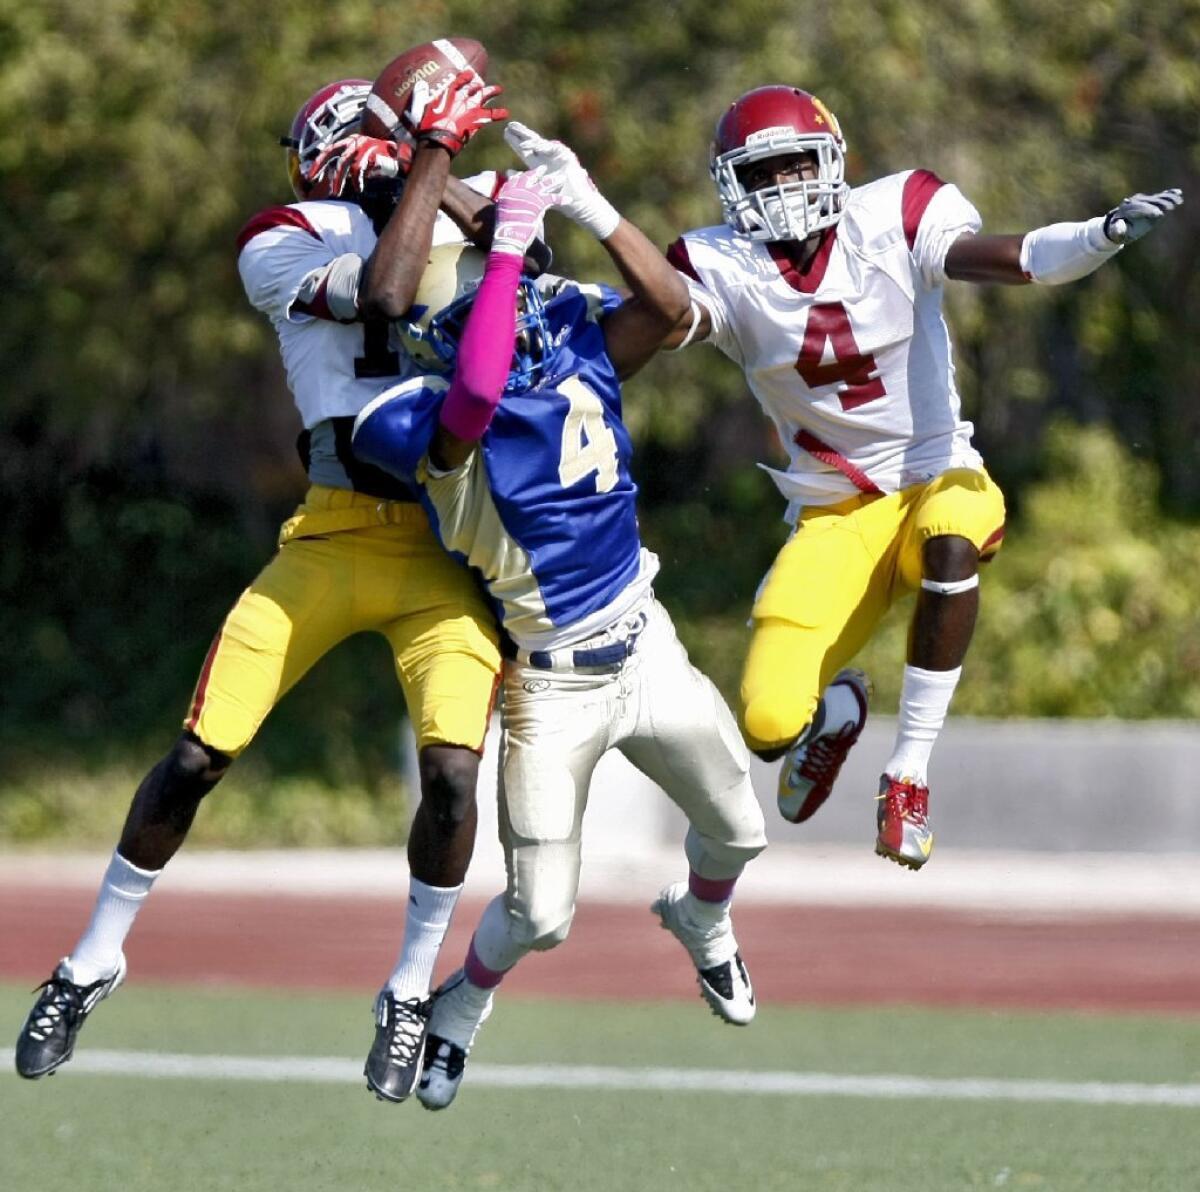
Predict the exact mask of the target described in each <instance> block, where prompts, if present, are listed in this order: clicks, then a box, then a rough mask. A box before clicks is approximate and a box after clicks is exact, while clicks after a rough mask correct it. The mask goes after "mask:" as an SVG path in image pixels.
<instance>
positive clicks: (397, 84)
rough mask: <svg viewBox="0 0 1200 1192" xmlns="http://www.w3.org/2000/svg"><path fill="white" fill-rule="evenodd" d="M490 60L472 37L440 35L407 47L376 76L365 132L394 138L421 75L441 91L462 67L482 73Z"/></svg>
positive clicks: (369, 98)
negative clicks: (431, 39) (423, 43)
mask: <svg viewBox="0 0 1200 1192" xmlns="http://www.w3.org/2000/svg"><path fill="white" fill-rule="evenodd" d="M487 61H488V56H487V50H485V49H484V48H483V46H482V44H480V43H479V42H477V41H473V40H472V39H471V38H469V37H449V38H439V39H438V40H437V41H431V42H429V43H428V44H426V45H423V46H416V47H415V48H414V49H411V50H405V51H404V53H403V54H401V55H400V56H399V57H398V58H393V59H392V61H391V62H389V63H388V64H387V66H385V67H384V68H383V70H382V71H380V73H379V77H378V78H377V79H376V80H375V85H374V86H373V87H372V88H371V94H370V95H369V96H367V110H366V111H365V112H364V113H363V119H362V131H363V133H364V134H365V135H366V136H369V137H381V138H383V139H385V140H394V139H395V136H396V133H397V130H398V129H399V128H400V122H401V117H402V116H403V115H404V110H405V108H407V107H408V97H409V95H410V94H411V93H412V89H413V85H414V84H415V83H416V82H417V80H418V79H424V80H425V82H426V83H428V84H429V86H430V87H431V88H432V89H433V90H434V91H439V90H440V89H441V88H442V87H444V86H446V84H447V83H449V82H450V80H451V79H452V78H454V76H455V75H456V74H458V73H459V71H462V70H466V69H467V68H468V67H469V68H471V69H472V70H474V71H475V72H476V73H478V74H479V75H480V76H481V77H482V76H483V75H484V74H485V72H486V71H487Z"/></svg>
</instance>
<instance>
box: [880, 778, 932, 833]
mask: <svg viewBox="0 0 1200 1192" xmlns="http://www.w3.org/2000/svg"><path fill="white" fill-rule="evenodd" d="M878 797H879V798H880V799H884V800H886V807H887V815H888V816H889V817H890V818H894V819H902V820H906V821H907V822H908V823H910V824H915V825H916V826H917V827H919V828H923V827H924V826H925V825H926V824H927V823H928V822H929V788H928V787H927V786H921V785H920V784H919V783H916V782H905V781H904V780H903V779H900V778H892V777H890V776H889V777H888V785H887V790H885V791H884V792H883V793H882V794H880V795H879V796H878Z"/></svg>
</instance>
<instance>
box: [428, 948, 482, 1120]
mask: <svg viewBox="0 0 1200 1192" xmlns="http://www.w3.org/2000/svg"><path fill="white" fill-rule="evenodd" d="M491 1012H492V992H491V990H485V989H480V988H479V987H478V986H475V985H472V984H471V982H470V981H468V980H467V978H466V975H465V974H464V973H463V971H462V969H459V970H458V971H457V972H454V973H451V975H450V976H449V977H447V978H446V980H445V981H444V982H442V984H441V986H440V987H439V988H438V989H437V990H436V992H435V993H434V995H433V1012H432V1014H431V1015H430V1017H429V1034H428V1036H427V1037H426V1039H425V1068H424V1071H423V1072H422V1073H421V1083H420V1084H418V1085H417V1100H418V1101H420V1102H421V1104H422V1105H424V1106H425V1108H426V1109H445V1108H446V1106H447V1105H449V1104H450V1103H451V1102H452V1101H453V1100H454V1098H455V1097H456V1096H457V1095H458V1087H459V1085H461V1084H462V1079H463V1074H464V1072H465V1071H466V1067H467V1056H468V1055H470V1053H471V1047H472V1046H473V1044H474V1043H475V1036H476V1035H477V1034H479V1028H480V1027H481V1026H482V1025H483V1024H484V1023H485V1022H486V1021H487V1019H488V1015H490V1014H491Z"/></svg>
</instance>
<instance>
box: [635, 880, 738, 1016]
mask: <svg viewBox="0 0 1200 1192" xmlns="http://www.w3.org/2000/svg"><path fill="white" fill-rule="evenodd" d="M687 892H688V887H687V882H675V883H674V884H673V885H670V886H667V887H666V888H665V889H664V890H663V892H662V893H661V894H660V895H659V896H658V897H657V898H656V899H655V900H654V902H653V903H651V905H650V909H651V911H653V912H654V914H656V915H657V916H658V917H659V920H660V922H661V923H662V926H663V927H664V928H665V929H666V930H667V931H669V932H670V933H671V934H672V935H673V936H674V937H675V938H676V939H677V940H678V941H679V942H680V943H681V944H682V945H683V946H684V947H685V948H686V949H687V950H688V955H689V956H691V958H692V963H693V964H694V965H695V966H696V979H697V982H698V984H699V986H700V994H701V996H702V997H703V998H704V1000H705V1001H706V1002H708V1004H709V1006H710V1007H711V1008H712V1012H713V1013H714V1014H715V1015H716V1016H717V1017H718V1018H721V1019H723V1020H724V1021H725V1022H730V1023H732V1024H733V1025H734V1026H745V1025H746V1024H747V1023H749V1022H750V1021H751V1019H753V1018H754V1014H755V1012H756V1010H757V1008H758V1007H757V1006H756V1005H755V1003H754V988H753V987H752V986H751V984H750V974H749V973H748V972H747V971H746V965H745V963H744V962H743V960H742V955H741V953H740V952H739V951H738V946H737V940H736V939H734V936H733V921H732V919H731V918H730V917H729V914H728V912H726V913H725V915H723V916H722V917H721V918H720V919H719V920H718V921H717V922H716V923H714V924H712V925H708V924H701V923H696V922H694V921H693V920H692V919H691V918H689V916H688V915H687V912H686V908H685V906H684V905H683V902H684V899H685V897H686V896H687Z"/></svg>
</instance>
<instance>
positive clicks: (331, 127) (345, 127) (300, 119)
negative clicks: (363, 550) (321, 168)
mask: <svg viewBox="0 0 1200 1192" xmlns="http://www.w3.org/2000/svg"><path fill="white" fill-rule="evenodd" d="M370 93H371V80H370V79H340V80H338V82H336V83H326V84H325V86H324V87H322V88H321V89H320V90H319V91H317V92H315V93H314V94H313V95H312V96H310V97H309V99H308V100H307V101H306V102H305V103H304V105H303V106H302V107H301V108H300V110H299V111H298V112H297V113H296V118H295V119H294V120H293V121H292V131H291V134H290V135H289V136H287V137H284V138H283V144H284V145H285V146H286V148H287V151H288V158H287V162H288V178H289V179H290V180H291V183H292V190H293V191H295V193H296V198H298V199H301V200H303V199H327V198H329V197H330V193H329V189H328V187H329V182H328V179H329V176H330V175H331V174H332V173H333V171H332V170H327V171H325V176H323V177H321V178H313V177H312V164H313V162H314V161H315V160H316V159H317V157H318V156H319V155H320V153H321V151H322V150H323V149H327V148H328V147H329V146H330V145H332V144H333V143H334V142H335V141H340V140H341V139H342V138H343V137H348V136H350V135H351V134H353V133H356V132H358V127H359V122H360V121H361V120H362V113H363V108H364V107H365V106H366V103H367V96H368V95H369V94H370Z"/></svg>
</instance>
